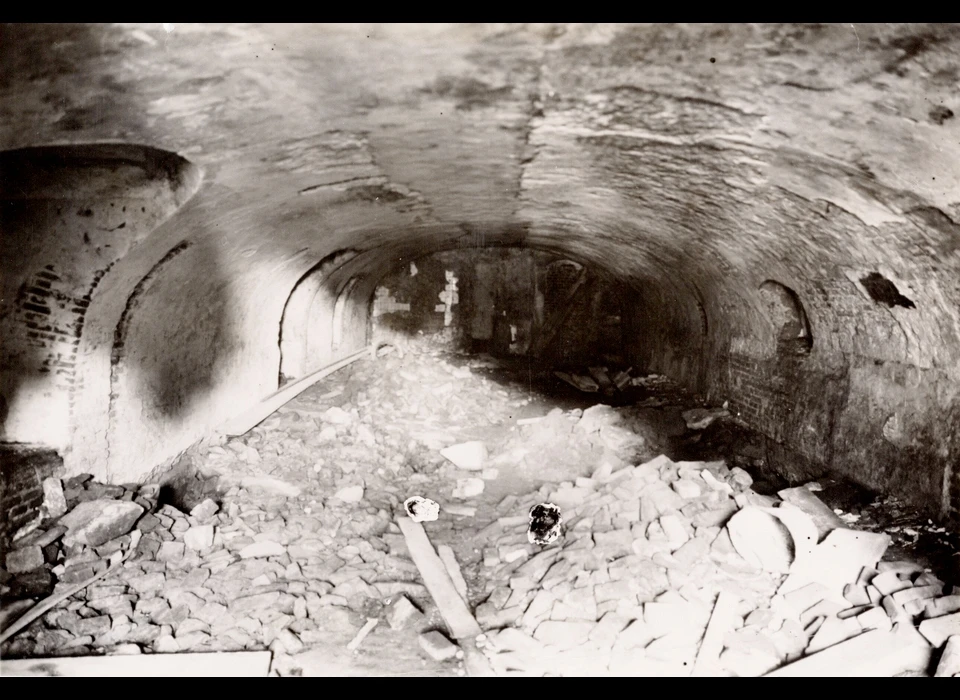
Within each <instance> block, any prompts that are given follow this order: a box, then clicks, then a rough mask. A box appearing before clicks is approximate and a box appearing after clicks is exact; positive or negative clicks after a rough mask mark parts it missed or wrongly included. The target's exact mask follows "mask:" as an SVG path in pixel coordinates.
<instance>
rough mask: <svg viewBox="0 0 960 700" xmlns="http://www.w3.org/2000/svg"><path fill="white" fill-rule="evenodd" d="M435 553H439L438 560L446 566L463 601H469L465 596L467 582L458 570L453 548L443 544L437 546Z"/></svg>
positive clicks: (458, 566)
mask: <svg viewBox="0 0 960 700" xmlns="http://www.w3.org/2000/svg"><path fill="white" fill-rule="evenodd" d="M437 554H439V555H440V561H442V562H443V566H444V567H445V568H446V570H447V574H448V575H449V576H450V580H451V581H453V586H454V588H456V589H457V593H459V594H460V597H461V598H462V599H463V602H464V603H466V602H469V601H468V598H467V582H466V581H465V580H464V578H463V574H462V573H461V572H460V565H459V564H458V563H457V556H456V555H455V554H454V553H453V550H452V549H451V548H450V547H448V546H447V545H445V544H441V545H439V546H438V547H437Z"/></svg>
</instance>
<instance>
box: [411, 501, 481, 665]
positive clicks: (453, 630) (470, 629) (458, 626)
mask: <svg viewBox="0 0 960 700" xmlns="http://www.w3.org/2000/svg"><path fill="white" fill-rule="evenodd" d="M397 525H398V526H399V527H400V531H401V532H402V533H403V536H404V538H406V542H407V549H408V550H409V552H410V558H411V559H413V563H414V564H416V565H417V568H418V569H419V570H420V578H422V579H423V583H424V585H425V586H426V587H427V590H428V591H429V592H430V595H431V596H432V597H433V601H434V602H435V603H436V604H437V608H439V610H440V615H441V616H442V617H443V619H444V621H445V622H446V623H447V627H448V628H449V629H450V634H451V635H453V638H454V639H456V640H457V643H458V644H459V645H460V649H461V650H463V665H464V668H465V669H466V671H467V674H468V675H469V676H471V677H488V676H493V675H494V673H493V669H492V668H491V666H490V662H489V661H488V660H487V657H486V656H484V655H483V652H481V651H480V650H479V649H478V648H477V643H476V638H477V636H478V635H480V634H483V630H482V629H480V625H478V624H477V621H476V619H474V617H473V615H472V614H471V613H470V609H469V608H467V604H466V603H465V602H464V601H463V599H462V598H461V597H460V594H459V593H458V592H457V588H456V586H455V585H454V584H453V581H451V580H450V576H449V575H448V574H447V570H446V567H444V564H443V560H441V559H440V557H439V556H438V555H437V553H436V552H435V551H434V549H433V545H432V544H431V543H430V538H428V537H427V533H426V532H425V531H424V529H423V526H422V525H421V524H420V523H415V522H413V521H412V520H411V519H410V518H406V517H402V516H401V517H398V518H397Z"/></svg>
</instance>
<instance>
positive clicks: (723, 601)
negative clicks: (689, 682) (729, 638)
mask: <svg viewBox="0 0 960 700" xmlns="http://www.w3.org/2000/svg"><path fill="white" fill-rule="evenodd" d="M736 608H737V600H736V598H734V596H732V595H731V594H730V593H727V592H726V591H721V592H720V595H718V596H717V602H716V604H715V605H714V606H713V614H712V615H711V616H710V622H709V623H708V624H707V631H706V632H704V633H703V641H702V642H701V643H700V650H699V651H698V652H697V660H696V661H695V662H694V664H693V675H694V676H706V675H710V674H711V673H713V672H715V671H717V670H718V665H719V661H720V652H721V650H722V649H723V638H724V635H726V634H727V632H728V631H729V630H730V627H731V625H732V624H733V614H734V613H735V612H736Z"/></svg>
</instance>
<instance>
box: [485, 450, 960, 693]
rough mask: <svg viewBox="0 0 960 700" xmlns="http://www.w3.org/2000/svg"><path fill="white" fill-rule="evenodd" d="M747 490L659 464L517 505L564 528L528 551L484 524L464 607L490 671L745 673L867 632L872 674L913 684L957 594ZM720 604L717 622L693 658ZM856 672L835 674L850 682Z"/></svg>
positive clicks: (736, 476) (957, 622)
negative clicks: (479, 561) (471, 592)
mask: <svg viewBox="0 0 960 700" xmlns="http://www.w3.org/2000/svg"><path fill="white" fill-rule="evenodd" d="M750 484H751V480H750V477H749V475H747V474H746V473H745V472H743V470H740V469H738V468H734V469H732V470H731V469H727V468H726V466H725V465H724V464H723V463H722V462H715V463H702V462H676V463H674V462H672V461H671V460H669V459H667V458H666V457H663V456H661V457H658V458H657V459H655V460H652V461H651V462H648V463H645V464H642V465H640V466H637V467H632V468H626V469H621V470H618V471H613V472H611V471H610V469H609V468H608V467H601V468H600V469H598V471H597V472H596V473H595V474H594V475H593V476H592V477H590V478H581V479H578V480H577V481H576V482H574V483H567V484H561V485H560V486H559V488H556V489H555V490H552V489H549V488H544V489H541V491H540V492H538V493H535V494H531V495H530V497H529V498H528V499H526V500H527V501H529V500H536V499H539V498H547V499H549V500H551V501H552V502H554V503H557V504H563V507H564V514H565V517H567V518H568V519H569V523H568V527H567V533H566V537H565V539H564V540H563V541H562V542H561V543H560V544H559V545H558V546H554V547H548V548H543V549H541V548H539V547H535V546H532V545H528V544H525V543H523V542H522V539H523V529H524V527H525V523H522V522H520V519H519V518H511V517H509V516H507V517H504V518H501V519H500V520H499V521H495V523H494V527H493V528H492V530H495V531H496V533H498V534H499V537H498V538H497V539H496V540H495V544H494V545H491V546H489V547H488V548H487V550H486V551H485V553H484V563H485V566H486V567H487V568H488V574H487V578H488V581H489V582H490V585H489V588H488V590H489V597H488V599H487V600H486V602H484V603H483V604H482V605H480V606H479V607H478V609H477V620H478V622H479V623H480V624H481V626H482V627H483V628H484V629H485V630H487V640H486V642H485V644H486V648H487V650H488V652H489V656H490V660H491V662H492V664H493V665H494V668H495V669H496V670H497V672H498V673H501V674H508V675H510V674H518V675H544V674H547V675H608V674H614V675H637V676H648V675H667V676H675V675H690V674H692V673H694V669H695V667H697V668H699V671H700V674H708V675H715V674H719V675H735V676H758V675H764V674H766V673H768V672H771V671H774V670H775V669H777V668H780V667H782V666H785V665H787V666H786V668H789V664H791V663H792V662H795V661H797V660H799V659H802V658H806V657H809V658H812V657H811V656H810V655H813V654H815V653H816V652H819V651H823V650H826V649H829V648H830V647H834V646H835V645H838V644H840V643H841V642H844V641H846V640H849V639H852V638H855V637H857V636H859V635H861V634H864V633H866V632H868V631H872V630H879V631H884V632H889V633H890V634H891V635H893V637H895V638H896V639H897V642H898V644H899V646H897V647H896V650H897V653H896V655H895V656H896V658H895V659H894V660H892V661H891V660H890V659H886V661H885V663H886V666H885V667H883V668H880V669H877V668H872V669H871V670H872V671H876V672H879V673H880V674H883V673H887V675H894V674H896V673H901V674H910V675H925V674H926V672H927V671H928V668H929V665H930V663H931V659H934V658H936V654H937V650H938V649H942V648H944V646H945V644H946V643H947V641H948V639H950V638H951V637H954V639H955V641H953V642H952V643H953V644H954V645H955V644H956V643H957V642H956V637H955V636H956V635H958V634H960V589H958V588H956V587H954V588H953V590H952V591H951V590H949V587H948V586H945V585H944V583H943V582H942V581H940V580H939V579H937V578H936V577H935V576H933V575H932V574H930V573H928V572H924V571H923V570H922V569H921V568H920V567H918V566H917V565H915V564H911V563H907V562H886V561H881V558H882V556H883V554H884V552H885V550H886V547H887V545H888V544H889V538H888V537H887V536H886V535H883V534H880V535H878V534H874V533H868V532H862V531H854V530H848V529H845V528H842V529H835V530H834V529H830V528H829V527H826V528H822V529H825V530H827V535H826V537H825V538H824V539H823V540H822V541H820V542H818V540H819V539H820V535H819V532H820V529H818V524H817V523H816V522H815V520H817V519H818V518H821V519H822V517H823V516H822V514H821V513H818V512H815V511H814V512H813V513H812V515H811V514H808V513H807V512H806V510H810V509H809V508H806V510H805V508H804V507H801V506H798V505H796V503H798V502H799V503H801V504H805V503H808V502H809V501H810V499H804V500H802V501H801V500H799V499H797V498H795V497H793V495H792V494H787V495H788V497H790V500H791V501H792V502H787V501H786V500H784V501H782V502H781V501H779V499H773V498H771V497H765V496H760V495H758V494H756V493H754V492H753V491H752V490H751V489H750ZM811 496H812V494H811ZM518 502H519V501H518ZM516 505H517V502H514V501H513V500H512V499H511V501H510V502H509V503H506V504H504V506H505V510H507V511H510V512H513V511H514V510H515V508H516ZM774 506H777V507H774ZM820 506H822V508H826V506H823V504H822V503H820ZM826 510H827V512H828V513H829V509H826ZM821 522H822V521H821ZM488 534H491V535H494V533H493V532H492V531H491V532H488ZM721 594H725V595H726V600H727V601H728V607H729V610H725V611H723V613H724V615H722V616H721V617H726V622H725V627H724V628H722V629H720V631H719V633H718V637H717V638H718V639H719V640H720V641H719V642H718V643H717V644H716V645H715V646H713V649H712V651H711V650H707V653H708V655H712V656H713V657H714V658H707V659H704V658H702V653H703V651H704V649H705V647H706V646H707V643H706V639H707V636H706V631H707V628H708V625H710V624H712V621H713V620H714V618H716V617H717V616H718V613H719V612H721V611H719V606H720V602H719V601H720V596H721ZM871 641H872V640H871ZM888 645H889V644H888ZM943 656H944V661H941V666H943V664H945V663H946V664H953V665H952V666H950V667H949V668H942V669H940V670H938V674H939V675H953V674H956V673H960V667H958V666H957V663H956V661H955V660H954V661H950V659H951V658H953V657H952V656H950V655H947V654H944V655H943ZM820 658H825V657H820ZM855 666H856V664H852V665H845V666H844V667H842V668H836V669H834V670H835V671H837V672H838V673H840V674H841V675H842V674H847V673H849V674H852V675H856V668H855Z"/></svg>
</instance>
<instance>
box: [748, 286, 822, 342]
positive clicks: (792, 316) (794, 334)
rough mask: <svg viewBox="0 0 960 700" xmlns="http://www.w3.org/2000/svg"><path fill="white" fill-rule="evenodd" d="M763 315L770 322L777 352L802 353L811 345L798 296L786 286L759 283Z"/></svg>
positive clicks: (807, 325) (804, 312)
mask: <svg viewBox="0 0 960 700" xmlns="http://www.w3.org/2000/svg"><path fill="white" fill-rule="evenodd" d="M760 297H761V299H762V300H763V302H764V306H765V310H766V312H767V318H768V319H769V321H770V323H772V324H773V327H774V329H775V337H776V353H777V354H778V355H806V354H809V352H810V350H811V349H812V348H813V337H812V335H811V333H810V323H809V321H808V320H807V314H806V311H804V309H803V304H802V303H801V302H800V297H799V296H797V293H796V292H794V291H793V290H792V289H790V288H789V287H787V286H785V285H783V284H781V283H780V282H776V281H774V280H767V281H765V282H764V283H763V284H761V285H760Z"/></svg>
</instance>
